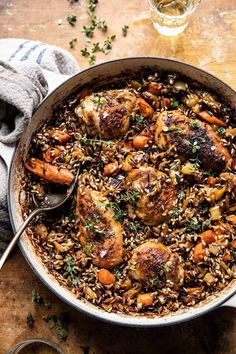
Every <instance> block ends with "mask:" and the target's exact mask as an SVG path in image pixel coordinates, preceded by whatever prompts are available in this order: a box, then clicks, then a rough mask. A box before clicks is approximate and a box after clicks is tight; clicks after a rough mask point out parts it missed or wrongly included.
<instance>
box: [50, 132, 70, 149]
mask: <svg viewBox="0 0 236 354" xmlns="http://www.w3.org/2000/svg"><path fill="white" fill-rule="evenodd" d="M49 136H50V137H51V138H53V139H54V140H56V141H57V142H58V143H60V144H62V145H64V144H66V143H67V142H68V141H69V140H70V138H71V136H70V135H69V134H68V133H66V132H64V131H61V130H59V129H53V130H50V131H49Z"/></svg>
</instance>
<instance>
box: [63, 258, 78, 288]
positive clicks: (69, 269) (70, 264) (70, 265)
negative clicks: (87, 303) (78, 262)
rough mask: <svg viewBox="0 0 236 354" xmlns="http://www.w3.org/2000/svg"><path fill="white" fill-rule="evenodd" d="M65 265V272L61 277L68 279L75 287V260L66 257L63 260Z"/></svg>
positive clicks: (76, 281)
mask: <svg viewBox="0 0 236 354" xmlns="http://www.w3.org/2000/svg"><path fill="white" fill-rule="evenodd" d="M65 264H66V266H65V272H64V273H63V276H64V277H67V278H70V279H71V282H72V284H73V285H77V283H78V280H77V276H76V273H77V272H76V270H75V259H74V258H73V257H71V256H68V257H67V258H66V259H65Z"/></svg>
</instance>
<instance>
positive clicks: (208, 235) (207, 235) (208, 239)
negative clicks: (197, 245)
mask: <svg viewBox="0 0 236 354" xmlns="http://www.w3.org/2000/svg"><path fill="white" fill-rule="evenodd" d="M200 236H201V239H202V240H203V241H204V242H205V243H206V244H207V245H209V244H210V243H212V242H214V241H215V240H216V233H215V231H214V230H207V231H204V232H202V233H201V234H200Z"/></svg>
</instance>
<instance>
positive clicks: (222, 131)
mask: <svg viewBox="0 0 236 354" xmlns="http://www.w3.org/2000/svg"><path fill="white" fill-rule="evenodd" d="M216 130H217V133H219V134H220V135H222V134H224V132H225V128H223V127H218V128H217V129H216Z"/></svg>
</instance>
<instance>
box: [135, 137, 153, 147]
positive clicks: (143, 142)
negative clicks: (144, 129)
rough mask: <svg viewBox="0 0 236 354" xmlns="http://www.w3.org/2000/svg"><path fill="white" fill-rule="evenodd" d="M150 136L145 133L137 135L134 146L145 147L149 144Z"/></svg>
mask: <svg viewBox="0 0 236 354" xmlns="http://www.w3.org/2000/svg"><path fill="white" fill-rule="evenodd" d="M149 141H150V138H149V137H148V136H144V135H141V134H140V135H137V136H135V137H134V138H133V146H134V147H135V148H136V149H145V148H147V147H148V145H149Z"/></svg>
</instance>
